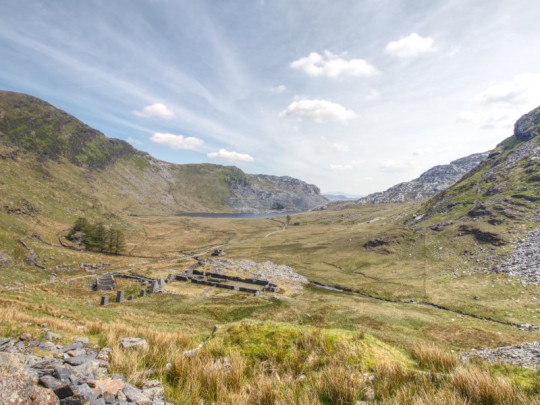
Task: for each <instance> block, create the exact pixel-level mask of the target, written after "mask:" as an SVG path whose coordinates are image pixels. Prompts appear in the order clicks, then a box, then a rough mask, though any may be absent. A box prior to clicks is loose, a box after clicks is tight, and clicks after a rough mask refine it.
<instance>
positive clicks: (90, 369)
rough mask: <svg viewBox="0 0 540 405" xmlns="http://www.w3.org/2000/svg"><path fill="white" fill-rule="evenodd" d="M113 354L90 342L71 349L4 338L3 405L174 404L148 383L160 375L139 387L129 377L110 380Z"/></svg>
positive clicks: (0, 352) (0, 345)
mask: <svg viewBox="0 0 540 405" xmlns="http://www.w3.org/2000/svg"><path fill="white" fill-rule="evenodd" d="M53 335H56V334H54V333H53ZM57 336H60V335H57ZM131 339H136V338H131ZM140 340H142V341H144V339H140ZM144 342H145V343H146V341H144ZM110 355H111V349H109V348H103V349H101V350H97V349H96V347H91V346H90V345H89V340H88V338H86V337H78V338H75V340H74V343H73V344H68V345H65V346H62V345H57V344H54V343H52V342H51V341H45V342H41V341H39V340H34V339H33V337H32V336H31V335H30V334H28V333H24V334H23V335H21V336H20V337H19V338H18V339H17V338H0V403H1V404H28V405H34V404H35V405H38V404H39V405H56V404H61V405H62V404H81V405H82V404H95V405H105V404H126V405H127V404H137V405H168V403H167V402H166V401H165V399H164V397H165V391H164V388H163V386H162V384H161V382H160V381H159V380H155V379H152V380H150V379H146V377H147V375H148V376H149V375H150V374H155V371H154V370H147V371H145V372H144V373H145V374H144V377H145V379H144V380H143V382H142V388H137V387H135V386H133V385H131V384H129V383H128V382H126V379H125V377H124V376H121V375H112V376H111V375H109V373H108V367H109V360H110Z"/></svg>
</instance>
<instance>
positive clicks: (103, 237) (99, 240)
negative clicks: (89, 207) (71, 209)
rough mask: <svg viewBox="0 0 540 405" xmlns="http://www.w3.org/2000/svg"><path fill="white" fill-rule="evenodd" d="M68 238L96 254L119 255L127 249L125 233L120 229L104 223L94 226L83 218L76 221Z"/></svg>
mask: <svg viewBox="0 0 540 405" xmlns="http://www.w3.org/2000/svg"><path fill="white" fill-rule="evenodd" d="M67 237H68V239H69V240H71V241H73V242H77V243H79V244H81V245H83V246H84V247H85V249H87V250H92V251H94V252H101V253H109V254H114V255H118V254H121V253H122V252H123V251H124V250H125V248H126V245H125V238H124V233H123V232H122V231H121V230H120V229H118V228H116V227H114V226H105V225H104V224H103V223H102V222H98V223H95V224H93V223H91V222H89V221H88V220H87V219H86V218H82V217H81V218H78V219H77V220H76V221H75V223H74V224H73V226H72V227H71V229H70V230H69V232H68V235H67Z"/></svg>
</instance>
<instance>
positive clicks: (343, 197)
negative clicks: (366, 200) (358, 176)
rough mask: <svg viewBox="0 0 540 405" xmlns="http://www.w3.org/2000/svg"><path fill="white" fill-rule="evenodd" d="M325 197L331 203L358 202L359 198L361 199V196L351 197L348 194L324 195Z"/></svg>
mask: <svg viewBox="0 0 540 405" xmlns="http://www.w3.org/2000/svg"><path fill="white" fill-rule="evenodd" d="M323 196H324V197H326V198H327V199H328V200H329V201H331V202H335V201H356V200H358V199H359V198H361V196H360V195H351V194H347V193H341V192H337V193H324V194H323Z"/></svg>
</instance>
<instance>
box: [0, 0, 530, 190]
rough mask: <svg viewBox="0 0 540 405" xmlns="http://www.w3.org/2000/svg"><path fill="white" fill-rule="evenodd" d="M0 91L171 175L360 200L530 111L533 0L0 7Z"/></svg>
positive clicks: (503, 133)
mask: <svg viewBox="0 0 540 405" xmlns="http://www.w3.org/2000/svg"><path fill="white" fill-rule="evenodd" d="M0 6H1V10H2V12H1V14H0V89H2V90H10V91H16V92H22V93H27V94H31V95H33V96H36V97H39V98H41V99H44V100H46V101H48V102H49V103H51V104H53V105H54V106H56V107H58V108H60V109H62V110H64V111H66V112H68V113H70V114H72V115H74V116H76V117H77V118H79V119H80V120H82V121H83V122H85V123H87V124H88V125H90V126H92V127H93V128H96V129H98V130H100V131H102V132H103V133H105V134H106V135H107V136H109V137H113V138H119V139H124V140H126V141H127V142H129V143H131V144H132V145H133V146H134V147H136V148H137V149H140V150H143V151H146V152H148V153H150V154H152V155H153V156H155V157H157V158H159V159H162V160H166V161H169V162H174V163H215V164H222V165H235V166H237V167H240V168H241V169H242V170H244V171H245V172H248V173H264V174H273V175H279V176H283V175H287V176H292V177H296V178H299V179H302V180H304V181H307V182H309V183H312V184H316V185H317V186H319V187H320V188H321V190H322V191H323V192H337V191H339V192H346V193H350V194H357V195H366V194H369V193H372V192H375V191H382V190H384V189H386V188H388V187H390V186H392V185H394V184H397V183H399V182H402V181H408V180H411V179H413V178H415V177H418V175H420V174H421V173H422V172H423V171H425V170H427V169H429V168H431V167H433V166H435V165H437V164H446V163H449V162H450V161H451V160H454V159H457V158H460V157H463V156H467V155H469V154H472V153H477V152H484V151H487V150H489V149H492V148H493V147H494V146H495V145H496V144H497V143H499V142H501V141H502V140H503V139H504V138H506V137H508V136H510V135H511V134H512V128H513V123H514V122H515V121H516V120H517V119H518V118H519V117H520V116H521V115H522V114H524V113H526V112H528V111H530V110H531V109H533V108H535V107H537V106H539V105H540V41H539V40H540V24H539V23H538V21H540V2H539V1H538V0H512V1H509V0H467V1H465V0H463V1H460V0H447V1H442V0H294V1H293V0H228V1H219V0H197V1H191V0H176V1H173V0H137V1H133V0H115V1H110V0H106V1H98V0H86V1H73V0H54V1H52V0H49V1H47V0H36V1H33V0H0Z"/></svg>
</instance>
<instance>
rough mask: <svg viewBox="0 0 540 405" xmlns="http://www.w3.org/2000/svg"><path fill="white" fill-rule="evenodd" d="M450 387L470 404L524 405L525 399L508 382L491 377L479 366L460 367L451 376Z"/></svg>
mask: <svg viewBox="0 0 540 405" xmlns="http://www.w3.org/2000/svg"><path fill="white" fill-rule="evenodd" d="M452 385H453V387H454V388H455V389H456V390H457V392H459V393H460V394H461V395H462V396H463V397H464V398H467V399H468V400H469V401H470V402H471V403H474V404H481V405H495V404H508V405H512V404H524V403H527V402H526V397H525V395H524V394H523V393H521V392H519V390H517V389H516V387H515V386H514V385H512V384H511V383H510V382H509V381H508V380H505V379H502V378H500V377H492V376H491V375H490V373H489V371H488V370H486V369H484V368H481V367H479V366H475V365H472V366H469V367H460V368H458V369H456V371H455V372H454V373H453V375H452Z"/></svg>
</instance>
